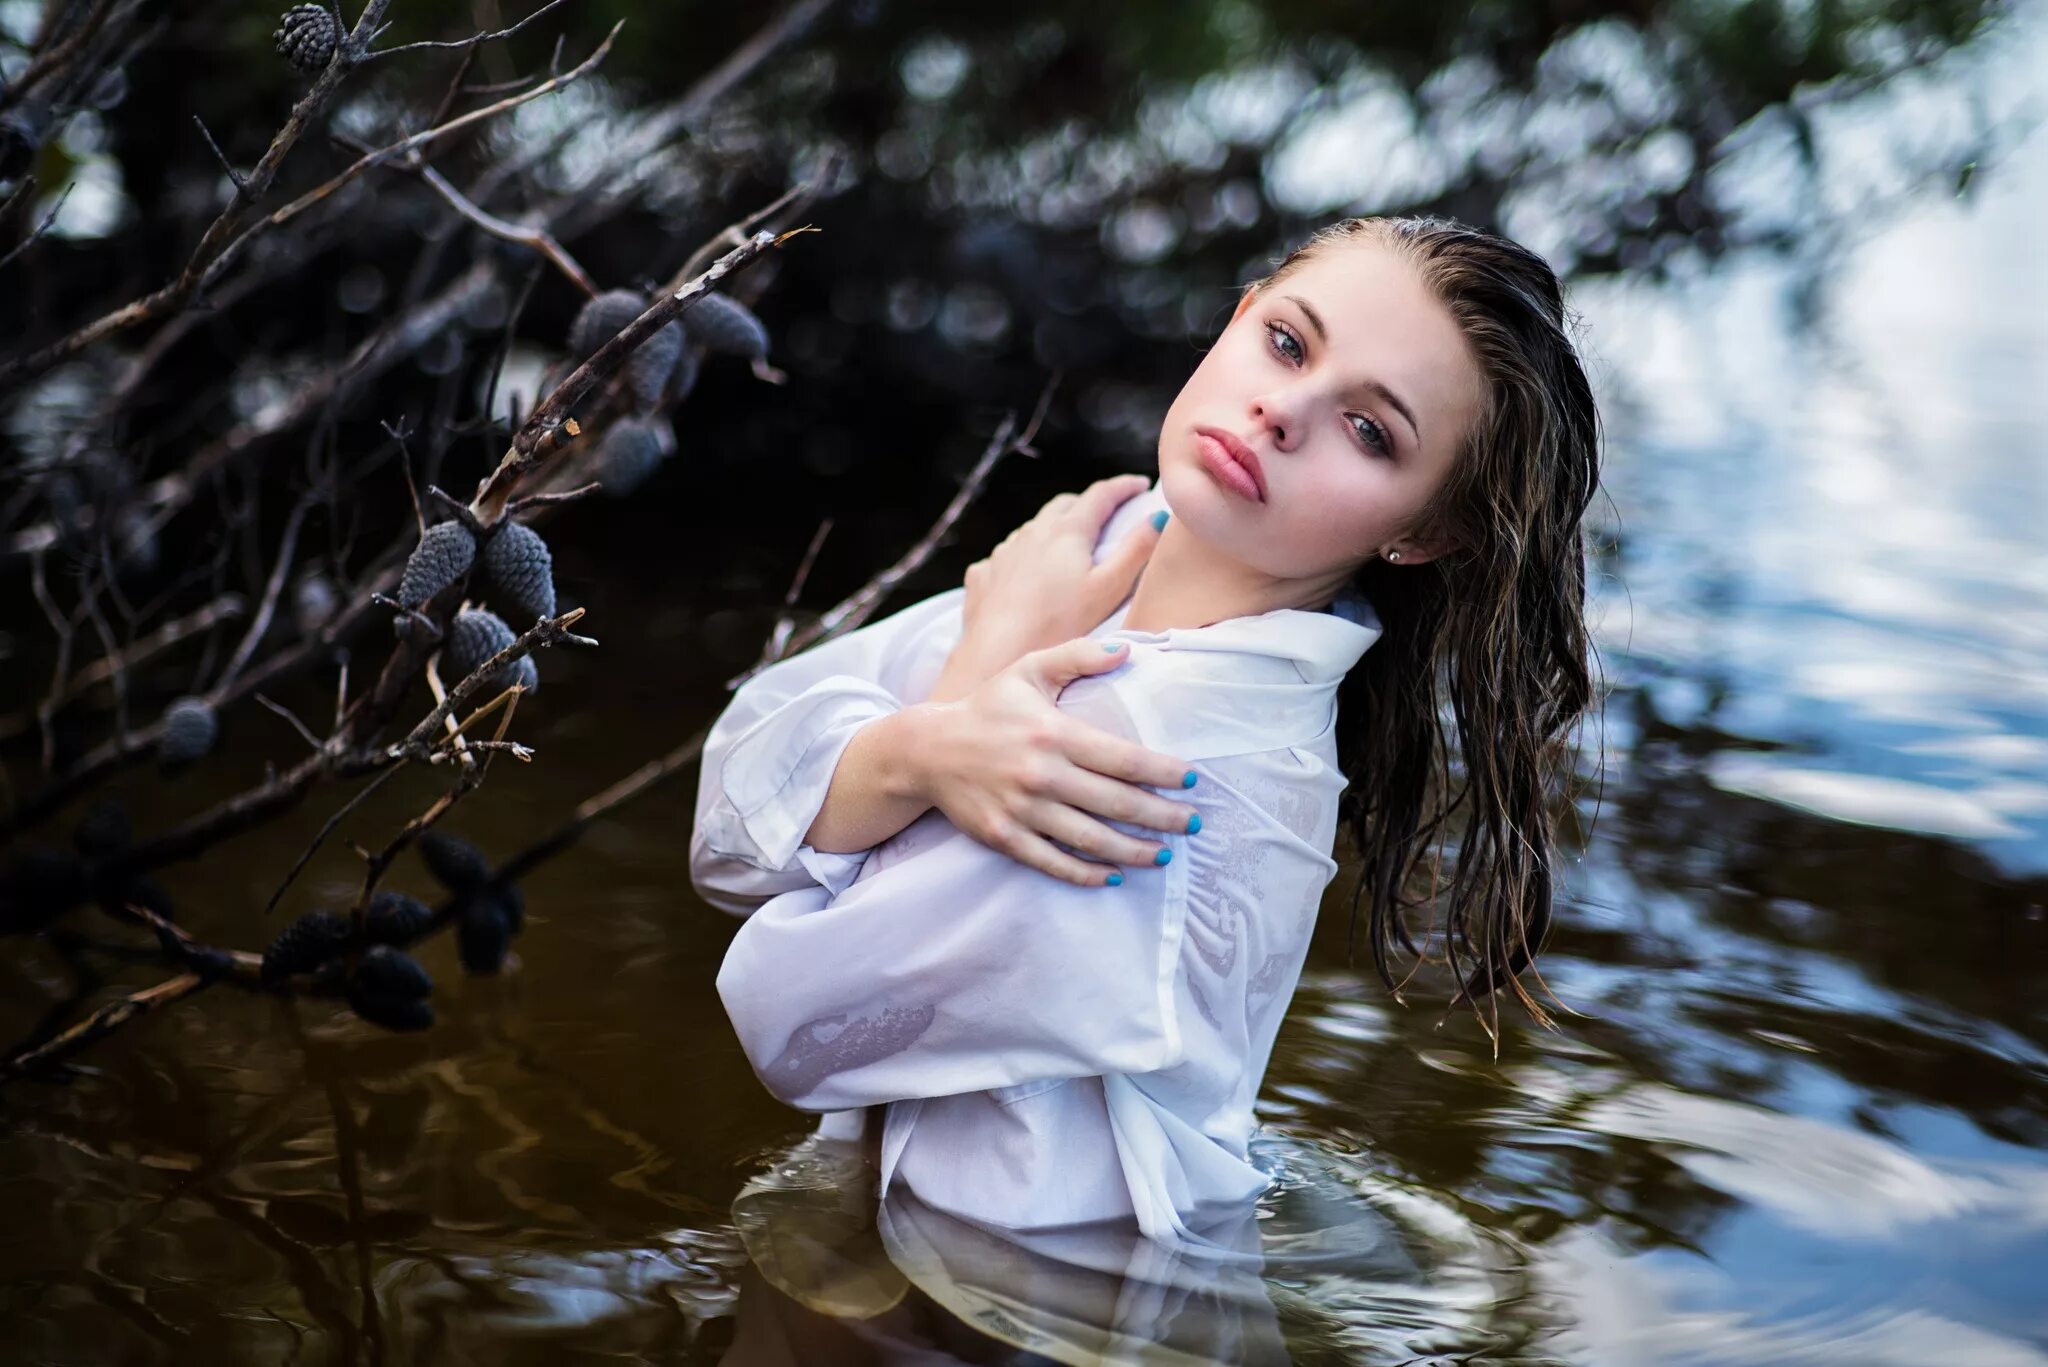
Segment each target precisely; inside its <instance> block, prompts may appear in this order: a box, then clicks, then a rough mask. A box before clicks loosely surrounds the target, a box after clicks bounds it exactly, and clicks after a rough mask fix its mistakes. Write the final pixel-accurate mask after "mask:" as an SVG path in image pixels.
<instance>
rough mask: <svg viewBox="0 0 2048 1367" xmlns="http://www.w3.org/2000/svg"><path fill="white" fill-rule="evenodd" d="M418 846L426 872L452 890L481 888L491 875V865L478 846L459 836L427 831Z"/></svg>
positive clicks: (461, 890)
mask: <svg viewBox="0 0 2048 1367" xmlns="http://www.w3.org/2000/svg"><path fill="white" fill-rule="evenodd" d="M419 845H420V857H421V858H422V859H424V860H426V862H427V872H429V873H431V874H433V875H434V877H435V878H436V879H437V880H439V882H440V884H441V886H442V887H444V888H447V889H448V890H449V891H450V892H468V891H470V890H471V889H472V888H478V887H481V886H483V884H484V883H485V881H486V880H488V879H489V878H490V876H491V866H490V864H489V863H488V862H486V860H485V859H484V857H483V855H482V854H481V853H480V852H478V850H477V847H476V846H474V845H472V844H470V843H469V842H468V841H467V840H464V839H463V838H462V837H460V836H455V835H444V834H442V833H441V832H440V831H428V832H427V833H426V834H425V835H423V836H421V837H420V841H419Z"/></svg>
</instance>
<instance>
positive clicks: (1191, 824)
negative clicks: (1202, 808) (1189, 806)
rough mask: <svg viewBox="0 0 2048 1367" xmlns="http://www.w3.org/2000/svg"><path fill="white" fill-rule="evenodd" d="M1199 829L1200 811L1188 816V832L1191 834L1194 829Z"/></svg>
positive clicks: (1200, 824) (1200, 825)
mask: <svg viewBox="0 0 2048 1367" xmlns="http://www.w3.org/2000/svg"><path fill="white" fill-rule="evenodd" d="M1201 829H1202V814H1201V813H1200V812H1196V813H1195V814H1194V815H1193V816H1191V817H1189V818H1188V834H1189V835H1193V834H1194V833H1195V832H1196V831H1199V830H1201Z"/></svg>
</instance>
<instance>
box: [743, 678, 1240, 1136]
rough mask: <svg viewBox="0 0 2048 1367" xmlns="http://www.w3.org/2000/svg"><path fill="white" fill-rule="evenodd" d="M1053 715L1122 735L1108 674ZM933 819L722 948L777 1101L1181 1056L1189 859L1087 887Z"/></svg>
mask: <svg viewBox="0 0 2048 1367" xmlns="http://www.w3.org/2000/svg"><path fill="white" fill-rule="evenodd" d="M1060 709H1061V710H1062V711H1063V712H1066V713H1068V714H1069V717H1068V719H1069V720H1074V721H1076V722H1079V723H1083V724H1087V725H1089V726H1090V727H1091V728H1094V729H1100V730H1102V731H1103V733H1104V734H1105V735H1107V736H1109V737H1110V738H1112V739H1124V738H1125V737H1126V736H1129V735H1131V734H1132V728H1131V727H1130V725H1129V723H1128V718H1127V715H1126V714H1125V713H1124V712H1123V710H1122V705H1121V702H1120V700H1119V699H1118V698H1117V697H1116V696H1115V694H1114V692H1113V687H1112V683H1111V681H1110V680H1107V679H1097V680H1083V681H1081V682H1079V683H1078V684H1077V685H1076V686H1075V687H1074V688H1072V689H1069V690H1068V691H1067V692H1066V693H1065V694H1064V695H1063V696H1062V698H1061V700H1060ZM1126 743H1130V744H1135V742H1134V741H1126ZM1218 796H1219V798H1220V797H1221V796H1222V794H1221V793H1219V794H1218ZM929 820H930V821H931V822H932V823H933V824H932V826H931V828H930V831H929V833H928V838H927V839H921V840H919V841H918V842H917V844H916V846H915V848H914V852H913V853H910V854H909V855H907V857H904V858H901V859H898V860H894V861H891V862H887V863H883V864H881V865H878V866H877V870H876V871H872V872H871V873H870V874H869V876H866V877H863V878H861V879H859V880H858V881H856V882H855V883H853V884H852V885H851V886H850V887H848V888H846V889H845V890H844V891H842V892H840V893H839V894H838V895H837V896H829V897H828V896H827V895H826V894H825V893H823V892H822V891H817V890H813V891H812V892H810V893H806V894H801V895H798V896H793V897H788V898H784V899H780V900H778V901H777V902H776V903H774V904H773V905H771V906H768V907H766V908H764V909H763V910H762V911H761V912H759V913H758V914H756V915H755V916H753V917H751V918H749V919H748V921H747V923H746V924H745V925H743V926H742V927H741V928H740V931H739V934H738V935H737V936H735V937H734V939H733V941H732V944H731V945H730V947H729V948H728V949H727V951H726V957H725V961H724V963H723V964H722V965H721V966H720V969H719V974H718V991H719V995H720V997H721V999H722V1000H723V1001H724V1004H725V1008H726V1011H727V1013H728V1014H729V1015H730V1016H731V1018H732V1022H733V1026H734V1029H735V1030H736V1032H737V1033H738V1035H739V1038H740V1041H741V1043H742V1045H743V1046H744V1047H745V1049H746V1052H747V1056H748V1058H749V1060H750V1061H751V1062H752V1063H753V1065H754V1069H755V1071H756V1072H757V1073H758V1074H759V1075H760V1077H761V1079H762V1080H763V1082H765V1083H766V1084H767V1085H768V1087H769V1089H770V1090H771V1091H773V1092H774V1093H775V1095H777V1096H778V1097H780V1098H781V1099H782V1100H783V1101H785V1102H787V1103H789V1104H790V1105H793V1106H797V1107H799V1108H801V1109H804V1110H821V1111H834V1110H844V1109H848V1108H851V1107H856V1106H865V1105H870V1104H873V1103H876V1102H883V1101H893V1100H898V1099H902V1098H906V1097H918V1096H942V1095H948V1094H952V1093H956V1092H968V1091H979V1090H983V1089H986V1088H992V1087H1004V1086H1010V1085H1014V1084H1018V1083H1027V1082H1034V1081H1039V1080H1042V1079H1047V1078H1065V1077H1086V1076H1093V1075H1096V1074H1101V1073H1112V1072H1116V1073H1144V1072H1151V1071H1153V1070H1155V1069H1159V1068H1164V1067H1170V1066H1172V1065H1173V1064H1174V1063H1175V1062H1177V1061H1178V1060H1179V1058H1180V1056H1181V1052H1182V1049H1183V1047H1184V1046H1183V1042H1182V1038H1181V1024H1180V1022H1179V1020H1178V1018H1177V1015H1176V1010H1177V1007H1176V996H1175V986H1176V973H1177V970H1178V964H1179V961H1180V953H1181V936H1182V933H1183V918H1184V916H1185V909H1186V901H1187V897H1188V895H1189V881H1188V878H1189V870H1188V865H1187V861H1186V860H1185V859H1176V860H1173V861H1172V862H1170V863H1169V864H1167V865H1166V866H1165V867H1164V868H1159V869H1155V870H1153V871H1152V872H1151V874H1150V875H1148V876H1143V877H1134V878H1131V879H1129V880H1127V881H1126V882H1125V883H1123V884H1122V885H1120V886H1115V887H1107V888H1103V887H1093V888H1083V887H1077V886H1073V885H1071V884H1067V883H1064V882H1061V881H1060V880H1058V879H1054V878H1048V877H1046V876H1045V875H1043V874H1041V873H1039V872H1037V871H1036V870H1034V869H1030V868H1026V867H1025V866H1023V865H1022V864H1020V863H1018V862H1017V861H1016V860H1014V859H1010V858H1007V857H1005V856H1004V855H1001V854H998V853H996V852H995V851H993V850H991V849H989V848H988V847H987V846H985V845H983V844H982V843H981V842H979V841H977V840H975V839H972V838H970V837H969V836H967V835H966V834H965V833H964V832H962V831H960V830H958V829H956V828H954V827H952V826H950V825H948V824H946V823H945V822H943V821H941V820H939V818H938V817H937V816H936V815H934V816H932V817H930V818H929ZM920 829H921V830H922V828H920ZM1188 838H1189V837H1184V836H1183V837H1175V838H1174V840H1173V841H1172V842H1171V843H1173V844H1179V843H1180V842H1181V841H1183V840H1186V839H1188Z"/></svg>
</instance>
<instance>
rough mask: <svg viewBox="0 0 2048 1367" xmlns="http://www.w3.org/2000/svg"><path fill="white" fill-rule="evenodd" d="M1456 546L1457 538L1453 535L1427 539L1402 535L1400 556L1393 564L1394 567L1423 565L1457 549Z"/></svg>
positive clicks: (1457, 544)
mask: <svg viewBox="0 0 2048 1367" xmlns="http://www.w3.org/2000/svg"><path fill="white" fill-rule="evenodd" d="M1458 547H1459V542H1458V539H1457V538H1456V537H1453V536H1441V537H1434V538H1428V539H1425V538H1422V537H1412V536H1411V537H1403V538H1402V540H1401V545H1400V551H1401V558H1400V559H1399V560H1397V561H1395V562H1394V565H1395V568H1396V569H1398V568H1400V567H1401V566H1403V565H1425V564H1428V563H1429V562H1430V561H1432V560H1435V559H1436V558H1437V557H1438V556H1443V555H1449V554H1450V553H1451V552H1453V551H1455V550H1457V549H1458Z"/></svg>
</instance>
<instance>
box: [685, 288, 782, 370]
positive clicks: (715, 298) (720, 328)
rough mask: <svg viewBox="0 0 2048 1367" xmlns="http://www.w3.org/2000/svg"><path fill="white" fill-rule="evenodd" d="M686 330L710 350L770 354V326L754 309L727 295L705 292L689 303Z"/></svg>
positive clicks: (728, 352)
mask: <svg viewBox="0 0 2048 1367" xmlns="http://www.w3.org/2000/svg"><path fill="white" fill-rule="evenodd" d="M683 329H684V331H686V332H688V333H689V334H690V340H691V341H693V342H695V343H696V344H697V345H699V346H701V347H703V348H704V349H705V350H706V351H716V352H719V353H721V354H723V355H727V356H744V357H746V358H747V359H748V360H753V359H755V358H757V357H761V356H766V355H767V354H768V329H767V328H766V327H765V326H763V325H762V322H761V320H760V319H759V318H756V317H755V316H754V311H753V310H752V309H750V308H748V307H747V306H746V305H745V304H742V303H741V302H740V301H739V300H737V299H731V298H728V297H727V296H725V295H723V294H701V295H698V296H697V300H696V302H695V303H693V304H689V305H686V306H685V307H684V309H683Z"/></svg>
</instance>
